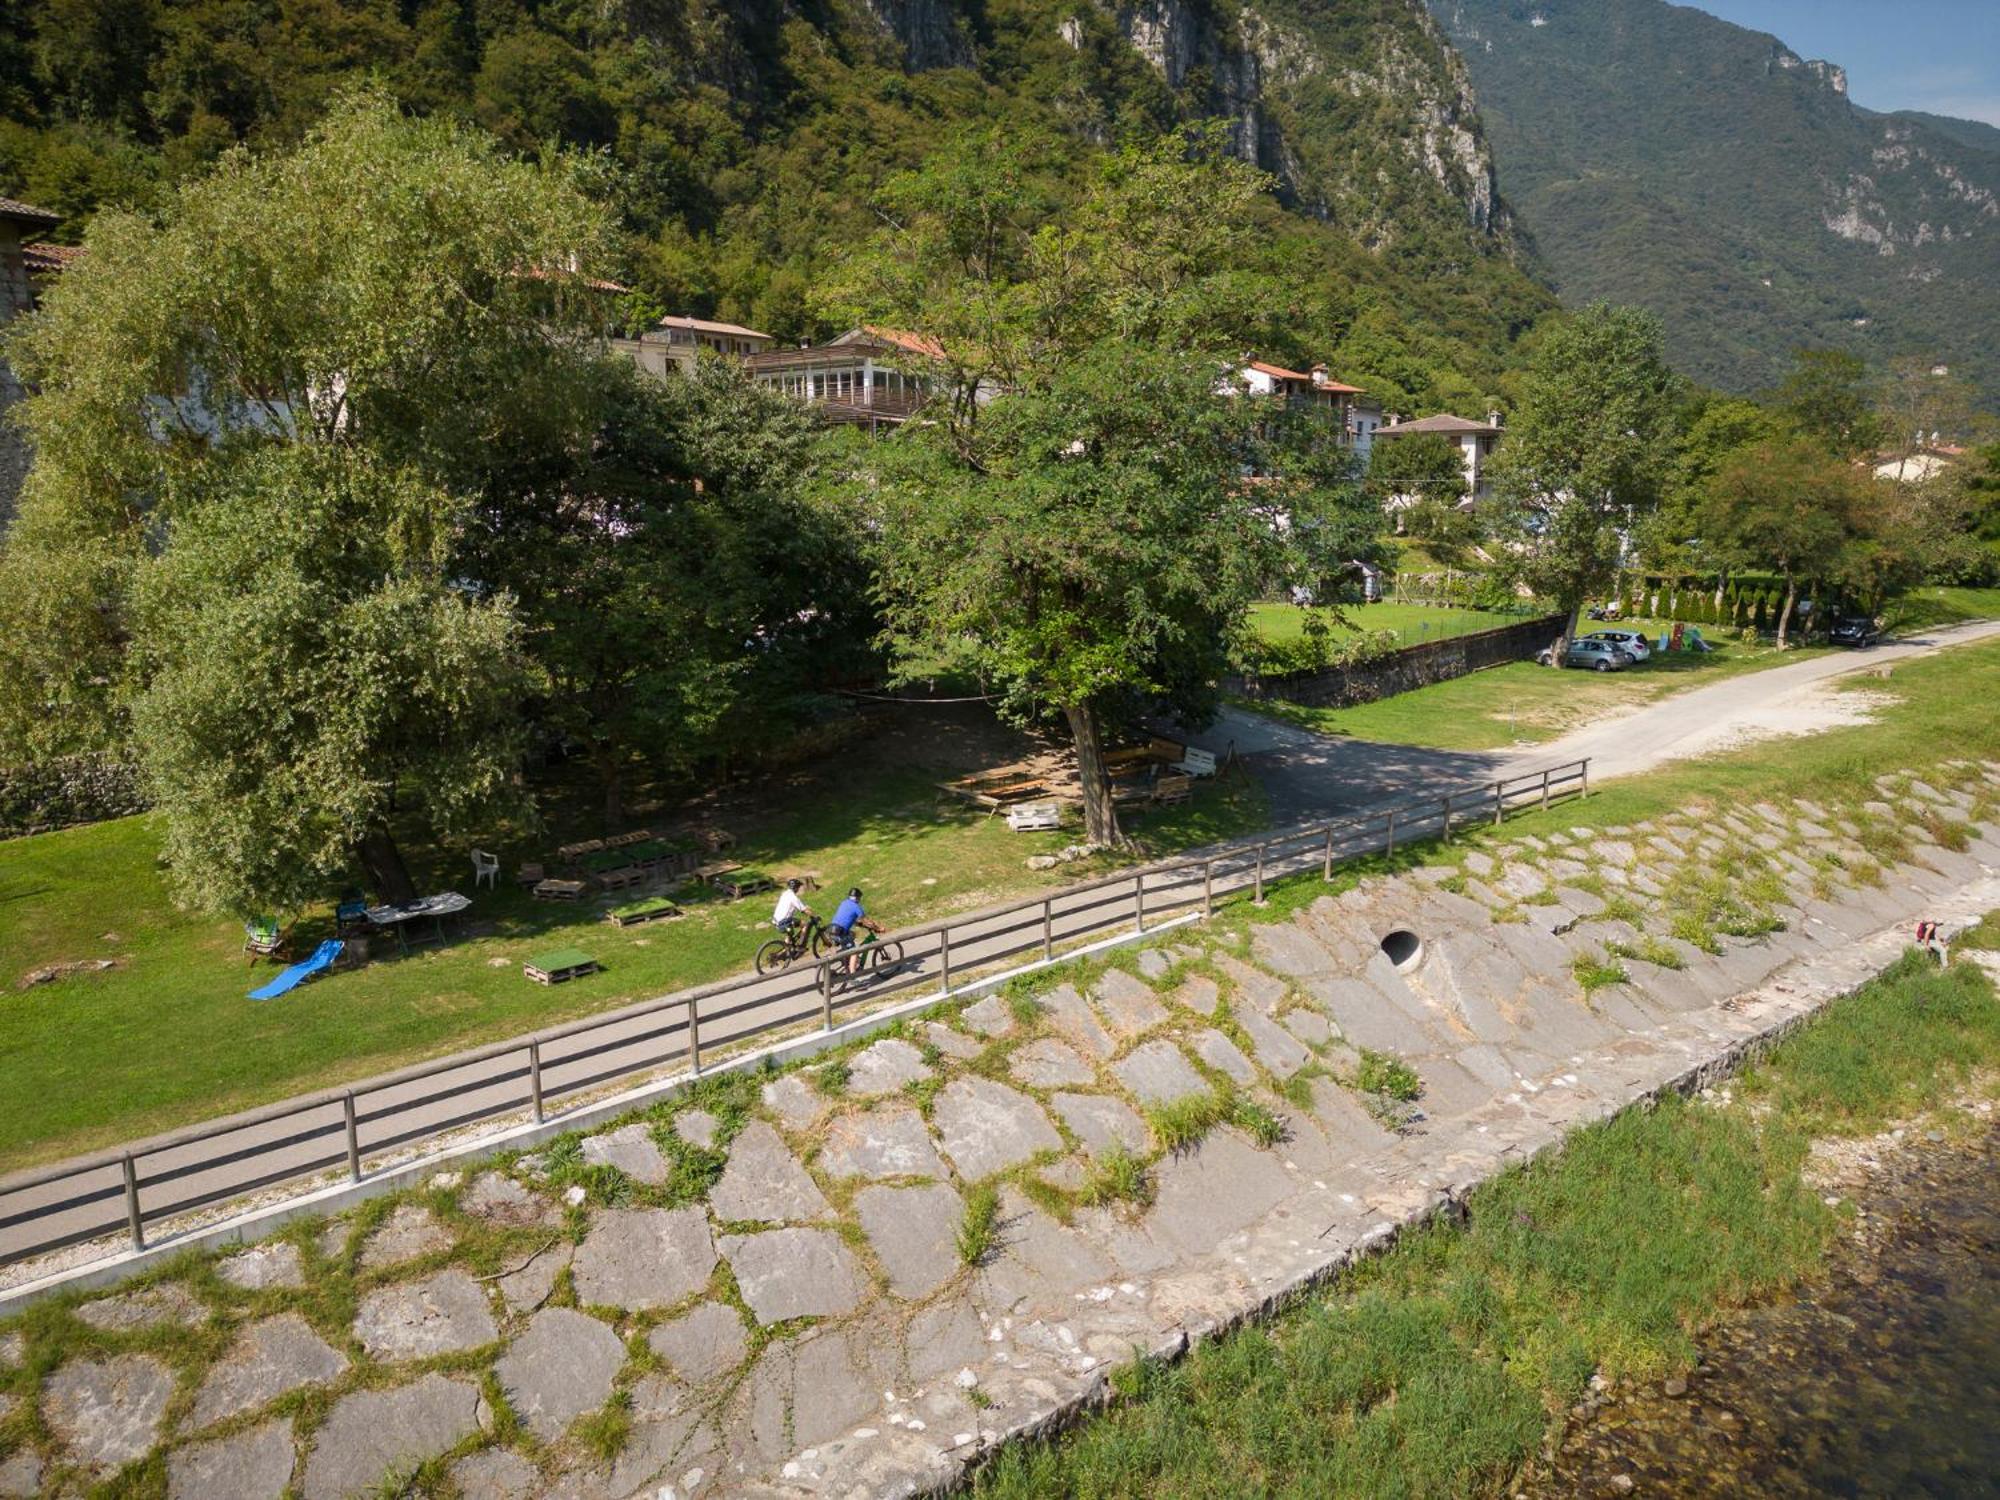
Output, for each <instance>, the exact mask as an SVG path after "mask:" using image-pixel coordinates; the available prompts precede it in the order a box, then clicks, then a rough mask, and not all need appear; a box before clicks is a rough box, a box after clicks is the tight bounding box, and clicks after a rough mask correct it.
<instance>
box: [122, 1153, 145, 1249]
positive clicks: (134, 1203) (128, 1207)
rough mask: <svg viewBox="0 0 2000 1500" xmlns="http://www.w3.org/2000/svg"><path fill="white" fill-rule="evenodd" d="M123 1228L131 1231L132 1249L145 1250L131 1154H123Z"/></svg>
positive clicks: (137, 1182)
mask: <svg viewBox="0 0 2000 1500" xmlns="http://www.w3.org/2000/svg"><path fill="white" fill-rule="evenodd" d="M125 1227H126V1228H127V1229H129V1230H131V1231H132V1248H133V1249H134V1250H143V1249H145V1248H146V1224H145V1221H144V1220H143V1219H141V1218H140V1217H139V1169H138V1168H137V1167H135V1166H133V1165H132V1153H131V1152H130V1151H127V1152H126V1153H125Z"/></svg>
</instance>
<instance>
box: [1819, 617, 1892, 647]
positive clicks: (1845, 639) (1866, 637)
mask: <svg viewBox="0 0 2000 1500" xmlns="http://www.w3.org/2000/svg"><path fill="white" fill-rule="evenodd" d="M1829 638H1830V639H1831V640H1832V641H1833V643H1834V645H1836V646H1872V645H1874V644H1875V643H1876V642H1877V641H1879V640H1881V639H1882V632H1881V631H1879V630H1877V629H1876V628H1875V622H1874V621H1873V620H1871V619H1869V618H1868V617H1867V616H1866V615H1842V616H1841V617H1840V618H1839V619H1838V620H1835V621H1834V622H1833V629H1832V631H1831V632H1830V633H1829Z"/></svg>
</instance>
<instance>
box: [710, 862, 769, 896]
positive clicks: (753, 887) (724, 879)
mask: <svg viewBox="0 0 2000 1500" xmlns="http://www.w3.org/2000/svg"><path fill="white" fill-rule="evenodd" d="M715 888H716V889H717V890H719V891H721V892H722V893H723V894H724V895H726V896H728V897H729V898H730V899H731V900H732V901H740V900H741V899H742V898H743V897H745V896H754V895H756V894H757V892H759V891H771V890H776V889H777V888H778V882H777V881H775V880H773V879H772V878H771V877H770V876H768V875H766V874H765V873H764V872H763V871H762V870H736V871H733V872H731V873H730V874H727V875H720V876H717V877H716V881H715Z"/></svg>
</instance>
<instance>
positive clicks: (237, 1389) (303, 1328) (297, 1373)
mask: <svg viewBox="0 0 2000 1500" xmlns="http://www.w3.org/2000/svg"><path fill="white" fill-rule="evenodd" d="M346 1369H347V1356H346V1355H344V1354H342V1353H341V1352H340V1351H339V1350H337V1349H335V1348H334V1347H333V1346H332V1345H331V1344H329V1343H327V1342H326V1340H325V1339H322V1338H321V1337H320V1336H319V1335H318V1334H316V1333H314V1332H313V1331H312V1329H311V1328H310V1327H309V1326H307V1324H306V1320H305V1319H304V1318H302V1317H300V1316H299V1315H298V1314H297V1313H283V1314H281V1315H280V1316H278V1317H275V1318H265V1319H264V1320H263V1321H262V1322H258V1323H252V1324H251V1325H250V1326H249V1327H248V1328H245V1329H244V1330H243V1331H242V1333H241V1334H239V1335H238V1336H237V1339H236V1343H235V1345H234V1347H232V1348H231V1349H230V1351H229V1353H228V1354H226V1355H224V1356H223V1357H222V1358H221V1359H220V1360H218V1361H216V1363H215V1365H214V1367H213V1368H211V1369H210V1370H209V1372H208V1375H207V1378H206V1379H204V1380H203V1381H202V1383H201V1390H200V1391H199V1392H198V1393H197V1394H196V1396H195V1400H194V1412H193V1415H192V1416H191V1417H190V1418H189V1421H190V1423H191V1425H193V1426H195V1427H207V1426H210V1425H211V1424H213V1423H216V1422H220V1421H223V1420H225V1419H227V1418H229V1417H233V1416H235V1415H236V1414H237V1413H238V1412H246V1411H254V1410H255V1409H256V1408H258V1407H260V1406H262V1405H264V1404H265V1403H266V1402H269V1401H275V1400H277V1399H278V1397H280V1396H282V1395H284V1394H285V1393H286V1392H287V1391H295V1390H298V1389H299V1388H300V1387H302V1386H308V1385H321V1384H324V1383H325V1382H327V1381H329V1380H334V1379H337V1378H338V1377H339V1376H340V1375H341V1374H342V1373H343V1372H344V1371H345V1370H346ZM290 1467H291V1466H290V1465H289V1464H287V1465H286V1472H287V1473H289V1472H290Z"/></svg>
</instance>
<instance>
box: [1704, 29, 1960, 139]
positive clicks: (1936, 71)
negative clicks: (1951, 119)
mask: <svg viewBox="0 0 2000 1500" xmlns="http://www.w3.org/2000/svg"><path fill="white" fill-rule="evenodd" d="M1689 3H1693V4H1695V5H1696V6H1697V7H1698V8H1699V9H1701V10H1705V11H1707V12H1709V14H1711V15H1717V16H1721V17H1722V18H1723V19H1724V20H1726V21H1734V22H1735V23H1736V24H1737V25H1739V26H1748V27H1751V28H1752V29H1753V30H1757V31H1768V32H1770V33H1772V34H1773V35H1774V36H1776V37H1777V38H1778V39H1779V40H1780V41H1782V42H1783V43H1784V44H1785V45H1786V46H1788V47H1790V48H1791V49H1792V50H1793V51H1794V52H1796V53H1798V54H1799V55H1800V56H1801V57H1823V58H1825V59H1826V60H1827V61H1828V62H1833V63H1839V64H1840V65H1841V66H1842V67H1843V68H1845V69H1847V91H1848V95H1849V97H1851V98H1852V99H1853V100H1854V102H1855V103H1856V104H1862V105H1866V106H1867V107H1868V108H1869V109H1881V110H1890V109H1927V110H1929V111H1931V112H1932V113H1933V114H1940V115H1958V116H1959V117H1961V118H1963V119H1968V120H1984V121H1986V122H1987V123H1988V124H1989V125H2000V0H1900V3H1891V4H1888V5H1883V4H1879V3H1872V0H1689Z"/></svg>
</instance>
